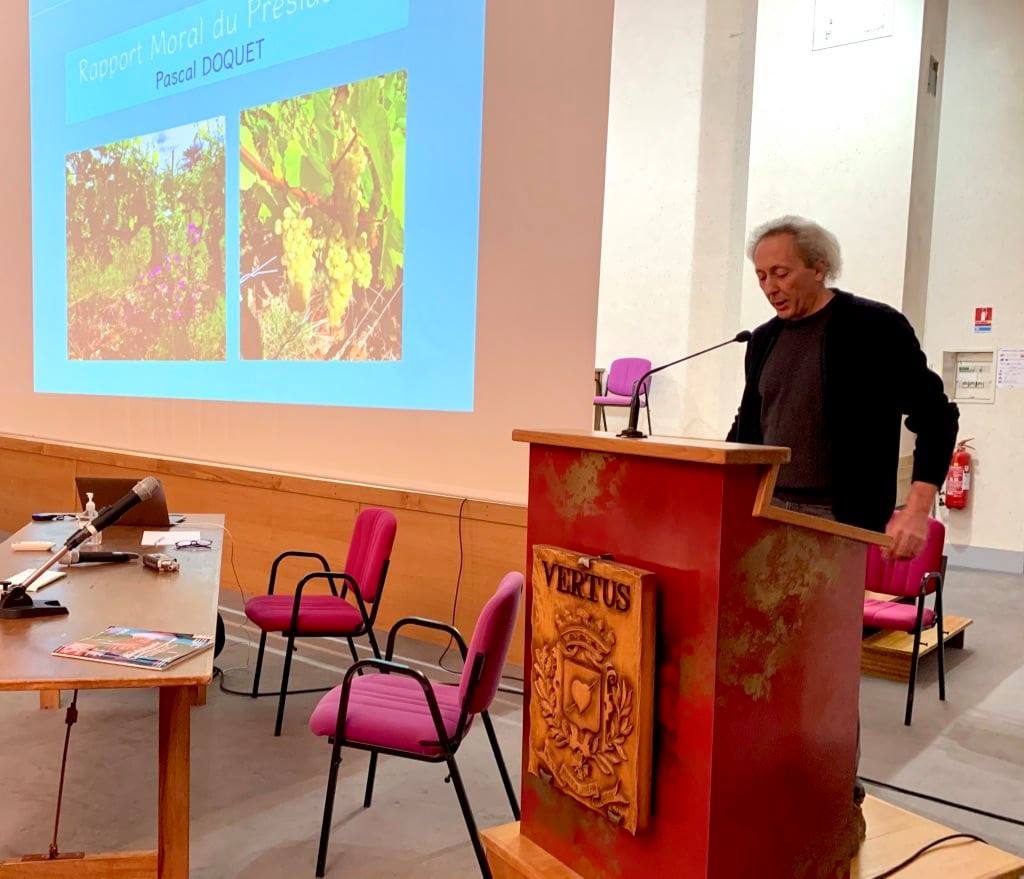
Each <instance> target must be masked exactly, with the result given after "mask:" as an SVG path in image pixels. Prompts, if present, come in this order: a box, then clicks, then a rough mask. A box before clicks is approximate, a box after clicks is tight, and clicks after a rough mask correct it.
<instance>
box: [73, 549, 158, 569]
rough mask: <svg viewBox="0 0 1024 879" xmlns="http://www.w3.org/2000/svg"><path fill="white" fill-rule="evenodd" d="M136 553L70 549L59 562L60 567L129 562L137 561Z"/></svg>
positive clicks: (137, 555)
mask: <svg viewBox="0 0 1024 879" xmlns="http://www.w3.org/2000/svg"><path fill="white" fill-rule="evenodd" d="M138 557H139V554H138V553H137V552H119V551H117V550H89V549H72V550H70V551H69V552H68V554H67V555H66V556H64V558H63V559H62V560H61V564H62V565H84V564H86V563H88V562H130V561H132V560H133V559H137V558H138Z"/></svg>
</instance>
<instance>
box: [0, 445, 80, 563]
mask: <svg viewBox="0 0 1024 879" xmlns="http://www.w3.org/2000/svg"><path fill="white" fill-rule="evenodd" d="M74 474H75V462H74V461H70V460H67V459H65V458H49V457H45V456H42V455H38V454H33V453H32V452H27V451H26V452H22V451H6V450H5V451H4V453H3V454H2V455H0V528H2V529H3V530H4V531H9V532H12V533H13V532H14V531H17V530H18V529H19V528H20V527H21V526H22V525H24V524H25V523H26V522H27V521H29V519H30V518H31V516H32V514H33V513H40V512H47V511H54V512H59V511H62V510H72V509H74V507H73V506H69V505H70V504H71V501H72V496H73V495H74ZM12 573H13V572H12Z"/></svg>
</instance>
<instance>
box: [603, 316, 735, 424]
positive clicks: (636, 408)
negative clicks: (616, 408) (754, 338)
mask: <svg viewBox="0 0 1024 879" xmlns="http://www.w3.org/2000/svg"><path fill="white" fill-rule="evenodd" d="M751 335H752V334H751V332H750V330H740V331H739V332H738V333H737V334H736V335H735V336H733V337H732V338H731V339H726V340H725V341H724V342H719V343H718V344H717V345H712V346H711V347H710V348H705V349H704V350H703V351H697V352H695V353H693V354H687V355H686V356H685V357H680V358H679V359H678V360H673V361H672V362H671V363H664V364H662V365H661V366H655V367H654V369H649V370H647V372H645V373H644V374H643V375H642V376H640V380H639V381H638V382H637V383H636V384H635V385H634V386H633V396H632V398H631V399H630V401H629V424H628V425H627V426H626V429H625V430H624V431H622V433H620V434H618V435H619V436H621V437H625V438H626V439H643V438H644V437H645V436H646V435H647V434H645V433H644V432H643V431H641V430H638V429H637V422H638V421H639V420H640V392H641V391H644V392H645V393H646V390H645V389H644V382H645V381H647V379H649V378H650V377H651V376H652V375H654V373H656V372H661V371H662V370H663V369H668V368H669V367H670V366H675V365H676V364H679V363H682V362H683V361H684V360H693V358H694V357H700V355H701V354H707V353H708V352H709V351H714V350H716V349H718V348H724V347H725V346H726V345H731V344H732V343H733V342H749V341H750V336H751Z"/></svg>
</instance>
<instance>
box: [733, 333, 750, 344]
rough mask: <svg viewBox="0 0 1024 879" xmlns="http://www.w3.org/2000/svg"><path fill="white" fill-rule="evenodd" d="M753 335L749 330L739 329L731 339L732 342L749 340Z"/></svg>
mask: <svg viewBox="0 0 1024 879" xmlns="http://www.w3.org/2000/svg"><path fill="white" fill-rule="evenodd" d="M753 335H754V334H753V333H752V332H750V330H740V331H739V332H738V333H737V334H736V336H735V338H733V341H734V342H749V341H750V338H751V336H753Z"/></svg>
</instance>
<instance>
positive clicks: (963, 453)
mask: <svg viewBox="0 0 1024 879" xmlns="http://www.w3.org/2000/svg"><path fill="white" fill-rule="evenodd" d="M971 439H974V437H971V438H970V439H965V440H960V442H958V443H957V444H956V449H955V450H954V451H953V460H952V461H951V462H950V465H949V472H948V473H947V474H946V506H947V507H949V508H950V509H951V510H962V509H964V508H965V507H966V506H967V499H968V498H969V497H970V494H971V453H970V452H969V451H968V449H973V448H974V446H972V445H970V442H971Z"/></svg>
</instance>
